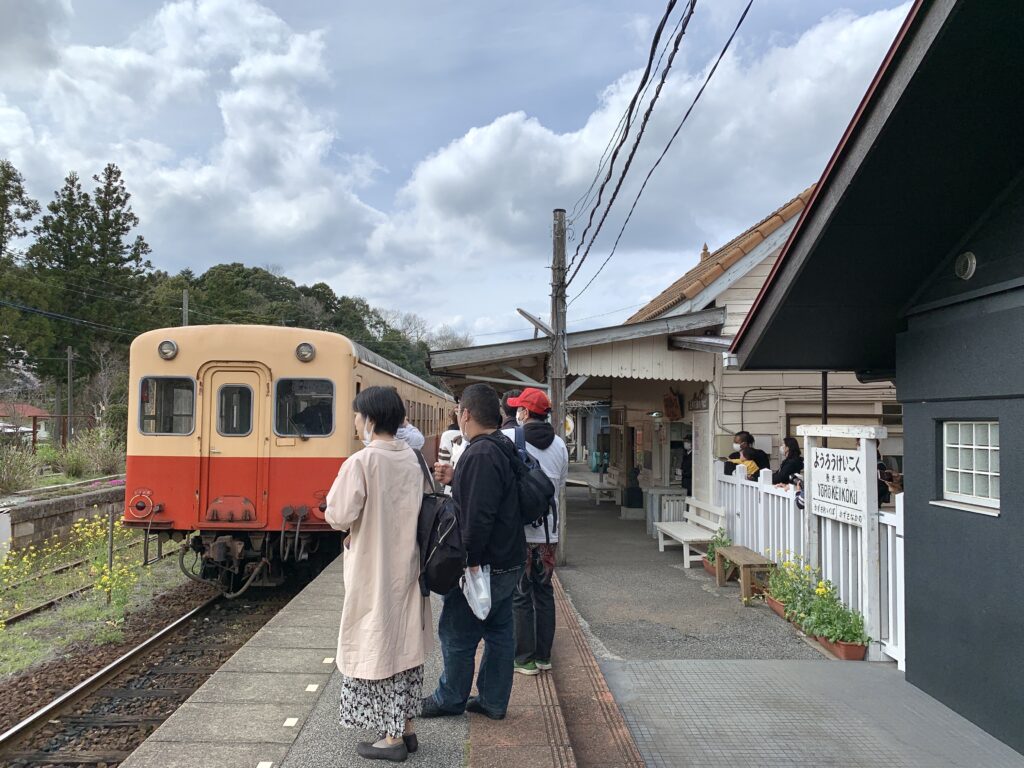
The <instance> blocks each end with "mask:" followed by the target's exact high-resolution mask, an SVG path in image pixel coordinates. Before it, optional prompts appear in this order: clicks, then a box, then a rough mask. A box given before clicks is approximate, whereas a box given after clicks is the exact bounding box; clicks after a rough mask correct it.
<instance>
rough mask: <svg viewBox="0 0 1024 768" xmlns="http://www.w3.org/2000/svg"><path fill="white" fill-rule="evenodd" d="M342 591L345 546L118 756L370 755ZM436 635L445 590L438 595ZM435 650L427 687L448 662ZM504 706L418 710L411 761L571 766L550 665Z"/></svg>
mask: <svg viewBox="0 0 1024 768" xmlns="http://www.w3.org/2000/svg"><path fill="white" fill-rule="evenodd" d="M344 599H345V585H344V581H343V577H342V559H341V558H338V559H337V560H336V561H335V562H334V563H332V564H331V565H330V566H328V568H326V569H325V570H324V571H323V573H321V574H320V575H319V576H318V577H317V578H316V579H315V580H314V581H312V582H311V583H310V584H309V585H308V586H307V587H306V588H305V589H304V590H303V591H302V592H301V593H300V594H298V595H297V596H296V597H295V598H294V599H292V600H291V602H289V603H288V605H287V606H285V608H284V609H282V611H281V612H280V613H279V614H278V615H277V616H275V617H274V618H273V619H272V620H271V621H270V622H268V623H267V625H266V626H264V627H263V628H262V629H260V630H259V631H258V632H257V633H256V634H255V635H253V637H252V638H251V639H250V640H249V642H248V643H246V645H244V646H243V647H242V648H240V649H239V650H238V652H237V653H235V655H234V656H232V657H231V658H230V659H229V660H228V661H227V663H225V664H224V666H223V667H221V668H220V669H219V670H218V671H217V672H216V673H214V675H213V676H212V677H210V678H209V679H208V680H207V681H206V683H205V684H204V685H203V686H202V687H201V688H199V689H198V690H197V691H196V692H195V693H194V694H193V695H192V696H191V697H190V698H189V699H188V700H187V701H186V702H185V703H184V704H182V705H181V707H180V708H179V709H178V710H177V711H176V712H175V713H174V714H173V715H172V716H171V717H170V718H169V719H168V720H166V721H165V722H164V723H163V724H162V725H161V726H160V727H159V728H158V729H157V730H156V731H154V732H153V734H152V735H151V736H150V737H149V738H148V739H147V740H146V741H145V742H144V743H143V744H141V745H140V746H139V748H138V749H136V750H135V752H133V753H132V754H131V755H130V756H129V758H128V759H127V760H126V761H124V762H123V763H121V766H122V768H291V767H292V766H294V767H296V768H297V767H298V766H302V767H303V768H318V767H319V766H324V767H326V766H365V765H367V764H368V761H366V760H364V759H363V758H360V757H359V756H358V755H357V754H356V752H355V747H356V743H357V742H359V741H365V740H368V739H371V738H376V736H375V735H374V734H370V733H364V732H361V731H355V730H350V729H345V728H342V727H341V726H340V725H339V724H338V700H339V689H340V673H339V672H338V670H337V667H336V666H335V663H334V656H335V653H336V649H337V639H338V625H339V623H340V621H341V608H342V604H343V602H344ZM432 607H433V619H434V626H435V638H436V636H437V635H436V628H437V618H438V616H439V615H440V612H441V604H440V599H438V598H437V597H436V596H435V598H434V600H433V606H432ZM441 667H442V664H441V657H440V649H439V648H438V646H437V644H436V643H435V647H434V651H433V653H432V654H431V655H430V656H429V658H428V659H427V662H426V665H425V669H424V693H425V694H427V693H429V692H430V691H432V690H433V688H434V686H435V685H436V683H437V679H438V677H439V676H440V673H441ZM515 678H516V679H515V685H514V688H513V692H512V700H511V702H510V705H509V711H508V715H507V716H506V718H505V719H504V720H502V721H491V720H488V719H487V718H485V717H483V716H481V715H462V716H460V717H445V718H438V719H431V720H424V719H420V720H417V721H416V730H417V734H418V735H419V743H420V747H419V751H418V752H416V753H415V754H412V755H410V756H409V759H408V760H407V761H406V763H407V764H408V765H414V766H415V765H420V766H430V767H431V768H433V767H435V766H436V767H437V768H452V767H453V766H471V767H472V768H503V767H504V766H516V767H517V768H528V767H529V766H536V767H537V768H548V767H549V766H550V768H575V766H576V761H575V759H574V757H573V753H572V747H571V746H570V744H569V739H568V734H567V731H566V727H565V722H564V719H563V717H562V712H561V707H560V705H559V702H558V697H557V693H556V692H555V687H554V682H553V678H552V676H551V675H550V674H542V675H537V676H536V677H523V676H521V675H516V676H515Z"/></svg>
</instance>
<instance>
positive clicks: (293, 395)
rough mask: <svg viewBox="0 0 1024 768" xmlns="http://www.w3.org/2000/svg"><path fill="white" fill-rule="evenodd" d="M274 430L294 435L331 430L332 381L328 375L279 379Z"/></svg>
mask: <svg viewBox="0 0 1024 768" xmlns="http://www.w3.org/2000/svg"><path fill="white" fill-rule="evenodd" d="M274 431H275V432H276V433H277V434H279V435H289V436H290V435H295V436H298V437H303V436H305V437H326V436H327V435H330V434H331V433H332V432H334V383H333V382H331V381H329V380H328V379H280V380H279V381H278V382H277V396H276V398H275V403H274Z"/></svg>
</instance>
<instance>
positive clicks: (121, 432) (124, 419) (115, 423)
mask: <svg viewBox="0 0 1024 768" xmlns="http://www.w3.org/2000/svg"><path fill="white" fill-rule="evenodd" d="M103 425H104V429H105V430H106V431H107V433H108V434H110V436H111V437H112V438H113V440H114V442H116V443H123V442H124V441H125V436H126V435H127V434H128V406H127V405H125V404H124V403H115V404H114V405H111V406H108V407H107V414H106V416H105V417H104V419H103Z"/></svg>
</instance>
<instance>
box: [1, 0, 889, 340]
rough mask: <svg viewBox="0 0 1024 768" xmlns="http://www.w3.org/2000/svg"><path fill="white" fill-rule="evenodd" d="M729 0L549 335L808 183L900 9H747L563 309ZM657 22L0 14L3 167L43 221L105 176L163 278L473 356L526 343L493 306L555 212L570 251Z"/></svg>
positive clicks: (580, 7)
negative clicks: (120, 176)
mask: <svg viewBox="0 0 1024 768" xmlns="http://www.w3.org/2000/svg"><path fill="white" fill-rule="evenodd" d="M682 6H683V3H682V2H680V3H679V4H678V6H677V10H676V12H675V14H674V15H673V17H672V21H671V22H670V25H674V24H675V21H676V20H677V19H678V17H679V16H680V15H681V8H682ZM744 6H745V2H740V1H739V0H713V1H712V0H702V1H701V2H699V3H698V5H697V8H696V12H695V14H694V16H693V19H692V21H691V23H690V25H689V27H688V29H687V32H686V35H685V37H684V38H683V42H682V46H681V48H680V51H679V54H678V56H677V57H676V60H675V63H674V65H673V67H672V70H671V72H670V75H669V77H668V80H667V82H666V84H665V87H664V90H663V91H662V93H661V97H660V99H659V101H658V103H657V105H656V107H655V109H654V112H653V114H652V116H651V119H650V123H649V125H648V127H647V130H646V132H645V134H644V137H643V140H642V142H641V144H640V147H639V150H638V152H637V155H636V158H635V159H634V161H633V165H632V168H631V170H630V172H629V174H628V175H627V177H626V181H625V183H624V185H623V188H622V191H621V192H620V195H619V199H618V200H617V202H616V204H615V205H614V206H613V207H612V209H611V213H610V214H609V216H608V221H607V223H606V224H605V226H604V229H603V231H602V233H601V234H600V236H599V237H598V238H597V239H596V241H595V242H594V244H593V246H592V247H591V250H590V253H589V255H588V256H587V258H586V260H585V262H584V263H583V266H582V268H581V270H580V273H579V276H578V278H577V279H576V280H575V281H574V282H573V283H572V284H571V285H570V286H569V296H570V299H573V302H572V304H571V306H570V310H569V316H568V321H569V328H570V330H578V329H582V328H587V327H595V326H604V325H614V324H617V323H619V322H621V321H622V320H624V319H625V318H627V317H628V316H629V315H630V314H632V312H634V311H635V310H636V309H637V308H638V307H639V306H641V305H642V304H643V303H645V302H646V301H648V300H650V299H651V298H653V297H654V296H655V295H657V294H658V293H659V292H660V291H661V290H663V289H664V288H665V287H667V286H668V285H669V284H670V283H671V282H673V281H674V280H676V279H677V278H678V277H679V276H680V275H682V274H683V273H684V272H685V271H687V270H688V269H689V268H690V267H691V266H693V264H695V263H696V261H697V260H698V258H699V253H700V250H701V246H702V245H703V244H704V243H707V244H708V246H709V247H710V248H711V250H714V249H715V248H717V247H718V246H720V245H722V244H723V243H725V242H727V241H728V240H730V239H731V238H732V237H734V236H735V235H737V234H739V233H740V232H742V231H743V230H745V229H747V228H748V227H749V226H751V225H752V224H754V223H756V222H757V221H759V220H760V219H762V218H764V217H765V216H767V215H768V214H770V213H771V212H772V211H774V210H775V209H776V208H778V207H779V206H781V205H783V204H784V203H786V202H787V201H788V200H790V199H791V198H792V197H794V196H795V195H797V194H798V193H799V192H801V191H802V190H804V189H805V188H806V187H807V186H809V185H810V184H811V183H813V182H815V181H816V180H817V179H818V178H819V177H820V175H821V172H822V170H823V169H824V167H825V165H826V163H827V162H828V159H829V157H830V156H831V154H832V151H833V150H834V148H835V146H836V143H837V142H838V140H839V138H840V136H841V135H842V133H843V130H844V129H845V128H846V126H847V124H848V123H849V121H850V118H851V117H852V115H853V113H854V111H855V109H856V107H857V105H858V103H859V102H860V99H861V97H862V96H863V94H864V92H865V90H866V88H867V86H868V84H869V82H870V80H871V78H872V76H873V75H874V74H875V72H876V71H877V69H878V67H879V64H880V63H881V61H882V59H883V57H884V55H885V52H886V51H887V50H888V48H889V46H890V45H891V43H892V40H893V38H894V37H895V35H896V33H897V31H898V29H899V26H900V24H901V23H902V22H903V20H904V18H905V17H906V14H907V12H908V10H909V4H908V3H904V4H895V3H893V2H886V1H885V0H846V1H845V2H844V0H839V2H836V3H825V2H818V1H815V0H812V2H807V1H806V0H755V2H754V4H753V7H752V9H751V11H750V14H749V16H748V17H747V19H746V21H745V23H744V25H743V26H742V28H741V30H740V32H739V34H738V36H737V37H736V39H735V41H734V43H733V45H732V47H731V48H730V50H729V52H728V53H727V55H726V57H725V59H724V60H723V61H722V64H721V65H720V67H719V69H718V71H717V72H716V74H715V75H714V77H713V78H712V80H711V81H710V83H709V85H708V87H707V90H706V91H705V93H704V94H703V96H702V97H701V100H700V102H699V103H698V104H697V106H696V107H695V109H694V111H693V114H692V116H691V117H690V119H689V120H688V122H687V123H686V125H685V126H684V127H683V129H682V131H681V132H680V134H679V136H678V138H677V139H676V141H675V143H674V144H673V146H672V148H671V149H670V150H669V153H668V154H667V155H666V157H665V159H664V160H663V161H662V163H661V165H660V166H659V168H658V169H657V171H656V172H655V174H654V176H653V177H652V179H651V182H650V183H649V184H648V186H647V189H646V191H645V192H644V195H643V197H642V198H641V200H640V203H639V204H638V206H637V209H636V212H635V213H634V215H633V217H632V220H631V222H630V224H629V226H628V228H627V229H626V231H625V234H624V235H623V237H622V241H621V243H620V244H619V246H618V250H617V252H616V253H615V255H614V256H613V257H612V258H611V260H610V261H608V263H607V266H605V268H604V269H603V271H601V273H600V274H599V275H598V276H597V278H596V279H595V280H594V281H593V283H592V284H591V285H590V287H589V288H587V289H586V290H585V291H584V292H582V293H580V291H581V289H583V287H584V285H586V283H587V282H588V281H589V280H590V279H591V278H592V277H593V276H594V275H595V273H597V270H598V268H599V267H600V265H601V263H602V262H603V261H604V260H605V259H606V257H607V256H608V254H609V252H610V249H611V245H612V242H613V241H614V239H615V235H616V233H617V232H618V231H619V228H620V226H621V224H622V221H623V218H624V216H625V214H626V212H627V211H628V208H629V204H630V203H631V202H632V200H633V197H634V196H635V194H636V191H637V189H638V184H639V182H640V181H641V180H642V179H643V176H644V175H645V174H646V173H647V171H648V169H649V168H650V167H651V165H652V163H653V162H654V160H655V158H656V157H657V155H658V154H659V153H660V152H661V151H662V150H663V148H664V147H665V144H666V142H667V141H668V138H669V136H670V135H671V133H672V131H673V130H674V129H675V127H676V125H677V124H678V122H679V120H680V119H681V117H682V115H683V113H684V112H685V110H686V108H687V107H688V106H689V104H690V102H691V101H692V100H693V97H694V94H695V93H696V91H697V89H698V88H699V87H700V85H701V83H702V82H703V81H704V78H705V76H706V74H707V72H708V69H709V68H710V66H711V64H712V63H713V61H714V59H715V58H716V57H717V56H718V53H719V51H720V50H721V48H722V46H723V45H724V44H725V41H726V39H727V38H728V36H729V34H730V32H731V31H732V29H733V27H734V26H735V24H736V21H737V20H738V18H739V16H740V13H741V12H742V10H743V7H744ZM664 9H665V2H664V0H658V1H657V2H655V1H653V0H631V1H630V2H617V3H615V2H606V1H605V0H571V1H566V2H561V1H559V0H547V1H546V2H542V1H541V0H520V2H518V3H515V4H512V3H497V2H493V1H492V0H479V1H478V2H465V1H463V2H456V1H455V0H433V1H432V2H429V3H424V2H422V0H392V2H389V3H358V4H357V3H333V2H327V1H326V0H319V1H318V2H313V0H275V1H269V0H268V1H265V2H257V1H256V0H180V1H177V2H156V1H152V0H133V2H131V3H125V2H123V0H0V157H6V158H8V159H10V160H11V161H12V162H13V163H14V164H15V165H16V166H17V167H18V168H19V170H20V171H21V172H22V174H23V175H24V176H25V177H26V180H27V182H28V186H29V190H30V192H31V193H32V194H33V195H34V196H36V197H37V198H38V199H39V200H40V201H41V202H42V203H43V204H45V203H46V202H47V201H49V200H50V199H51V198H52V196H53V191H54V190H55V189H57V188H58V187H59V186H60V185H61V183H62V180H63V178H64V176H65V175H66V174H67V172H68V171H71V170H74V171H77V172H78V174H79V175H80V176H82V177H83V178H86V179H88V178H89V177H90V176H92V174H94V173H97V172H99V171H100V170H101V169H102V167H103V166H104V165H105V164H106V163H108V162H113V163H116V164H117V165H118V166H120V168H121V169H122V171H123V173H124V177H125V181H126V183H127V185H128V189H129V191H130V192H131V193H132V194H133V199H132V204H133V206H134V208H135V211H136V213H137V214H138V215H139V216H140V218H141V220H142V223H141V226H140V230H139V231H140V232H141V233H142V234H143V235H144V236H145V237H146V239H147V240H148V241H149V243H150V245H151V246H152V248H153V253H152V256H151V260H152V261H153V263H154V265H155V266H156V267H158V268H160V269H163V270H167V271H169V272H171V273H174V272H177V271H179V270H181V269H184V268H186V267H188V268H190V269H192V270H193V271H194V272H197V273H199V272H202V271H203V270H205V269H206V268H207V267H209V266H211V265H213V264H217V263H223V262H229V261H240V262H243V263H245V264H248V265H250V266H268V265H273V266H274V267H275V268H279V269H280V270H281V271H282V272H283V273H284V274H286V275H287V276H289V277H291V278H292V279H294V280H295V281H297V282H300V283H312V282H317V281H324V282H326V283H328V284H329V285H330V286H331V287H332V288H333V289H334V290H335V291H336V292H337V293H338V294H345V295H355V296H362V297H364V298H366V299H367V300H368V301H369V302H370V303H371V304H373V305H375V306H378V307H381V308H385V309H392V310H401V311H412V312H416V313H418V314H420V315H422V316H423V317H425V318H426V319H427V320H428V322H430V323H431V324H432V325H435V326H436V325H440V324H442V323H445V324H449V325H453V326H455V327H456V328H457V329H459V330H462V331H466V332H469V333H471V334H472V335H473V336H474V337H475V338H476V340H477V342H478V343H493V342H496V341H502V340H505V339H509V338H523V337H528V336H530V335H532V328H531V327H530V326H529V325H528V324H527V323H526V321H525V320H523V319H522V318H520V317H519V316H518V315H517V314H516V311H515V310H516V307H523V308H525V309H527V310H528V311H531V312H533V313H535V314H538V315H541V316H544V317H546V316H547V315H548V313H549V311H550V298H549V296H550V263H551V252H552V244H551V211H552V209H554V208H559V207H560V208H565V209H566V210H567V211H568V212H569V216H570V227H569V233H570V238H571V239H570V242H569V255H570V258H571V257H572V256H573V254H574V253H575V252H576V248H577V245H578V243H579V240H580V238H581V236H582V234H583V231H584V228H585V226H586V220H587V217H588V215H589V213H590V208H589V206H588V207H583V208H580V207H579V206H577V202H578V201H580V199H581V197H582V196H583V195H584V194H585V193H586V190H587V189H588V187H589V185H590V183H591V181H592V179H593V178H594V176H595V173H597V171H598V167H599V162H600V160H601V157H602V154H603V153H604V150H605V148H606V146H607V145H608V141H609V139H610V138H611V137H612V135H613V132H614V130H615V128H616V126H617V124H618V122H619V119H620V117H621V116H622V114H623V112H624V110H625V108H626V105H627V104H628V102H629V99H630V98H631V97H632V95H633V93H634V92H635V90H636V84H637V82H638V81H639V77H640V73H641V72H642V70H643V67H644V65H645V64H646V63H647V56H648V51H649V49H650V44H651V38H652V35H653V32H654V29H655V26H656V25H657V23H658V20H659V19H660V18H661V15H662V13H663V12H664ZM649 95H650V94H648V98H649ZM631 144H632V138H631V139H630V145H631ZM627 146H629V145H627ZM620 168H621V160H620V163H619V164H618V165H617V166H616V169H615V172H614V176H613V178H612V184H614V182H615V180H616V179H617V178H618V174H619V169H620ZM610 189H611V187H609V191H610ZM605 199H607V193H606V196H605ZM574 207H575V210H574ZM578 294H579V295H578ZM577 295H578V298H576V297H577Z"/></svg>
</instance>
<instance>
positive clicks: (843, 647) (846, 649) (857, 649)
mask: <svg viewBox="0 0 1024 768" xmlns="http://www.w3.org/2000/svg"><path fill="white" fill-rule="evenodd" d="M817 639H818V642H819V643H821V644H822V645H823V646H825V647H826V648H828V649H829V650H830V651H832V653H834V654H835V655H836V656H838V657H839V658H840V659H842V660H843V661H864V657H865V656H866V655H867V652H868V647H867V646H866V645H861V644H860V643H847V642H846V641H844V640H838V641H837V642H834V643H833V642H832V641H831V640H829V639H828V638H827V637H821V636H820V635H819V636H818V638H817Z"/></svg>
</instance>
